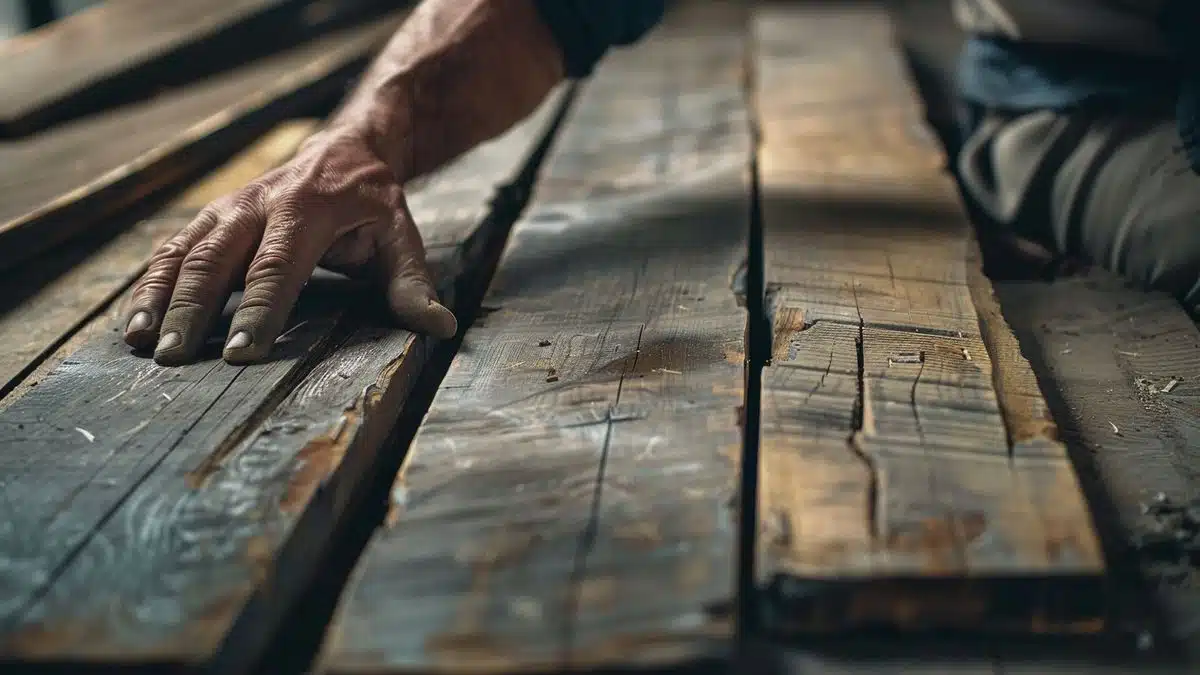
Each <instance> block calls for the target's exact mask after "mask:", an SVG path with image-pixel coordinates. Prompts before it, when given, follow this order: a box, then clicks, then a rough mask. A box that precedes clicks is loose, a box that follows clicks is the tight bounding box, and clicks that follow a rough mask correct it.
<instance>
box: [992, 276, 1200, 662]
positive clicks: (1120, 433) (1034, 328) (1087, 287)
mask: <svg viewBox="0 0 1200 675" xmlns="http://www.w3.org/2000/svg"><path fill="white" fill-rule="evenodd" d="M995 291H996V295H997V297H998V299H999V305H1000V307H1001V308H1002V309H1003V311H1004V316H1005V317H1007V319H1008V321H1009V322H1010V323H1011V324H1012V326H1013V328H1014V330H1015V332H1016V334H1017V336H1018V337H1019V338H1020V342H1021V346H1022V349H1023V350H1024V351H1025V353H1026V354H1028V355H1029V359H1030V360H1031V361H1032V362H1033V364H1034V366H1035V368H1037V369H1038V372H1039V374H1040V375H1041V376H1043V377H1044V378H1045V382H1046V385H1047V387H1048V389H1047V393H1048V394H1049V395H1050V402H1051V406H1052V409H1053V410H1054V411H1055V413H1056V417H1057V418H1058V419H1059V420H1060V421H1061V424H1062V433H1063V437H1064V439H1065V440H1066V441H1067V442H1068V444H1069V445H1071V446H1073V447H1075V448H1077V449H1078V451H1079V453H1078V454H1079V455H1080V456H1081V457H1083V458H1084V459H1083V466H1081V470H1084V478H1085V479H1089V478H1090V482H1092V483H1094V484H1095V487H1096V490H1097V491H1099V492H1100V493H1101V494H1102V495H1103V499H1102V500H1100V501H1099V503H1098V504H1097V515H1098V518H1099V520H1100V521H1101V522H1103V523H1105V524H1106V525H1107V529H1108V530H1109V534H1110V535H1111V536H1112V538H1113V539H1114V542H1113V548H1114V549H1116V550H1117V551H1118V552H1120V553H1122V554H1125V555H1123V558H1125V560H1124V562H1127V563H1129V564H1130V567H1129V568H1128V569H1127V571H1126V575H1125V576H1123V577H1122V578H1121V579H1119V580H1118V581H1119V582H1120V585H1121V586H1122V587H1126V588H1128V587H1129V586H1130V585H1132V584H1134V583H1136V582H1138V581H1139V580H1140V579H1139V576H1141V577H1144V578H1145V579H1146V580H1147V581H1148V582H1149V583H1148V584H1147V585H1148V586H1149V588H1150V590H1151V591H1153V593H1151V594H1150V595H1151V596H1152V597H1153V598H1154V599H1155V600H1156V601H1157V603H1156V604H1160V605H1161V609H1163V610H1164V614H1165V617H1164V618H1165V619H1166V625H1165V626H1164V628H1165V629H1166V630H1167V632H1168V633H1170V634H1171V637H1172V638H1173V639H1177V640H1180V641H1182V642H1183V643H1184V646H1185V647H1186V648H1187V650H1188V652H1190V654H1191V656H1192V658H1193V659H1195V658H1197V656H1198V655H1200V640H1198V639H1197V638H1198V637H1200V592H1198V591H1200V587H1198V585H1197V581H1198V580H1200V575H1198V574H1197V573H1196V569H1197V565H1198V563H1200V560H1198V559H1197V557H1196V555H1195V554H1194V553H1192V550H1193V548H1194V545H1193V544H1191V542H1189V541H1187V540H1182V541H1180V540H1175V539H1174V532H1173V528H1171V527H1167V528H1165V530H1164V529H1163V528H1162V527H1161V521H1160V519H1158V518H1156V517H1154V516H1152V515H1149V514H1146V513H1145V509H1146V507H1147V506H1149V505H1153V504H1155V502H1156V500H1157V496H1158V495H1159V494H1160V493H1161V494H1162V495H1164V496H1166V497H1167V498H1169V499H1170V500H1171V501H1172V502H1173V503H1174V504H1176V505H1179V506H1184V505H1186V504H1187V503H1188V501H1189V500H1193V499H1195V498H1196V497H1197V496H1200V481H1198V477H1197V474H1196V468H1195V467H1196V466H1197V449H1198V448H1200V330H1198V329H1197V326H1196V323H1195V322H1194V321H1193V320H1192V319H1190V318H1189V317H1188V316H1187V314H1186V313H1185V312H1184V310H1183V308H1182V307H1180V306H1179V304H1178V302H1176V301H1175V300H1173V299H1172V298H1170V297H1168V296H1166V295H1163V294H1147V293H1144V292H1141V291H1139V290H1136V289H1131V288H1129V287H1128V286H1127V285H1126V284H1124V283H1123V282H1121V281H1120V280H1119V279H1116V278H1114V277H1113V276H1111V275H1108V274H1106V273H1102V272H1099V271H1093V272H1091V273H1089V274H1088V275H1086V276H1082V277H1076V278H1069V279H1061V280H1057V281H1055V282H1053V283H1043V282H1006V283H998V284H996V287H995ZM1173 381H1174V382H1175V384H1174V385H1172V384H1171V383H1172V382H1173ZM1139 572H1140V573H1141V574H1140V575H1139V574H1138V573H1139ZM1126 609H1127V610H1128V609H1130V608H1126ZM1132 609H1135V610H1136V609H1140V608H1136V607H1135V608H1132ZM1135 618H1136V617H1135Z"/></svg>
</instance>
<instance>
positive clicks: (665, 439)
mask: <svg viewBox="0 0 1200 675" xmlns="http://www.w3.org/2000/svg"><path fill="white" fill-rule="evenodd" d="M746 36H747V31H746V30H745V15H744V10H743V9H742V8H741V7H740V6H739V5H738V4H737V3H725V2H715V3H713V2H706V3H700V2H693V3H682V6H681V7H679V8H677V9H676V10H675V13H674V14H672V15H671V16H670V17H669V18H668V19H667V23H666V24H665V25H663V26H661V27H660V29H658V30H656V31H655V32H654V33H653V34H652V35H651V36H650V37H648V38H647V39H646V40H645V41H644V42H642V43H641V44H639V45H637V46H636V47H633V48H630V49H629V50H627V51H626V50H622V51H619V52H617V53H614V54H611V55H610V56H609V57H608V58H606V60H605V62H604V64H603V65H602V66H601V67H600V68H599V70H598V71H597V73H596V75H595V76H594V78H593V79H591V80H589V81H588V82H587V83H585V84H584V85H582V91H581V94H580V96H579V98H578V100H576V102H575V104H574V106H573V108H572V110H571V111H570V113H569V115H568V117H567V119H566V120H565V121H564V126H563V128H562V130H561V133H560V134H559V137H558V138H557V139H556V141H555V145H554V146H553V148H552V150H551V152H550V154H549V155H548V157H547V159H546V164H545V167H544V168H543V170H542V172H541V176H540V178H539V181H538V183H537V185H536V187H535V192H534V196H533V200H532V203H531V205H530V207H529V209H528V212H527V213H526V214H525V215H524V216H523V217H522V218H521V220H519V221H518V223H517V225H516V226H515V228H514V231H513V235H512V238H511V240H510V242H509V244H508V246H507V248H506V250H505V252H504V255H503V257H502V259H501V261H500V265H499V268H498V271H497V273H496V276H495V278H494V279H493V281H492V283H491V286H490V288H489V291H488V295H487V297H486V298H485V301H484V310H485V314H484V315H483V316H482V317H481V319H480V320H479V321H477V322H476V323H475V325H473V326H472V327H471V328H470V330H469V331H468V333H467V334H466V337H465V341H464V343H463V346H462V349H461V351H460V352H459V354H458V356H456V358H455V360H454V362H453V364H452V366H451V369H450V371H449V372H448V374H447V376H446V378H445V380H444V381H443V384H442V386H441V388H440V390H439V391H438V394H437V397H436V398H435V400H434V402H433V405H432V407H431V409H430V411H429V413H428V415H427V417H426V419H425V421H424V423H423V424H422V426H421V428H420V430H419V432H418V434H417V437H416V440H415V441H414V444H413V447H412V449H411V450H410V452H409V455H408V457H407V459H406V463H405V466H404V469H403V471H402V475H401V477H400V478H399V479H398V481H397V483H396V484H395V488H394V492H393V512H392V516H391V519H390V521H389V526H388V527H387V528H386V529H384V530H381V531H380V532H379V533H377V534H376V536H375V538H374V539H373V541H372V542H371V544H370V545H369V546H368V548H367V550H366V553H365V554H364V556H363V558H362V560H361V561H360V564H359V569H358V570H357V572H356V574H355V582H354V583H353V585H352V587H351V588H350V589H349V590H348V591H347V593H346V596H345V597H344V599H343V605H342V607H341V609H340V611H339V618H338V620H337V621H336V624H335V625H334V627H333V628H332V629H331V633H330V635H331V637H330V639H329V644H328V645H327V646H326V650H325V654H324V658H323V659H322V660H323V665H324V667H325V670H326V671H327V672H333V673H358V672H370V673H389V672H435V671H436V672H514V673H517V672H519V673H526V672H531V671H534V672H541V671H552V672H553V671H557V669H559V668H566V669H577V668H592V667H625V666H628V667H639V666H642V667H644V666H650V665H662V666H676V667H678V666H683V665H685V664H691V663H695V662H703V661H706V660H708V659H713V658H721V657H723V656H724V655H725V654H726V653H727V650H728V647H729V639H730V635H731V634H730V630H731V624H730V619H731V617H730V616H729V612H728V608H729V605H730V602H731V601H732V599H733V595H734V576H735V575H734V559H735V553H736V550H735V539H736V536H735V535H736V515H735V512H734V511H733V510H731V508H730V506H731V503H732V500H733V497H734V494H735V490H736V483H737V464H738V460H739V456H740V447H741V437H742V431H741V429H740V427H739V408H740V406H742V405H743V402H744V392H743V371H744V361H745V348H744V332H745V326H746V316H745V311H744V310H743V309H741V308H740V307H739V304H738V299H737V297H736V295H735V293H734V291H733V290H732V288H731V279H732V277H733V275H734V272H735V270H736V269H737V267H738V266H739V264H740V263H741V262H742V260H743V258H744V256H745V253H746V237H747V234H748V224H749V216H750V191H749V185H750V184H749V175H748V170H749V166H750V159H751V152H752V147H751V142H750V138H751V137H750V132H749V125H748V116H747V111H746V105H745V97H744V91H743V85H742V83H743V80H744V72H743V63H744V61H745V49H746V47H745V37H746ZM685 101H686V102H688V104H687V105H684V102H685Z"/></svg>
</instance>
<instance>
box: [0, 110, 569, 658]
mask: <svg viewBox="0 0 1200 675" xmlns="http://www.w3.org/2000/svg"><path fill="white" fill-rule="evenodd" d="M561 100H562V99H561V94H560V95H556V96H554V97H552V99H551V100H550V101H548V102H547V103H546V106H545V107H544V108H543V109H542V110H540V111H539V112H538V113H537V114H536V115H534V116H533V117H532V118H531V119H530V120H528V121H527V122H526V123H524V124H522V125H520V126H519V127H518V128H517V129H515V130H513V131H512V132H510V133H509V134H508V135H506V136H505V137H504V138H501V139H498V140H496V141H494V142H493V143H492V144H489V145H487V146H485V147H483V148H481V149H479V150H477V151H476V152H474V153H472V154H470V155H467V156H465V157H464V158H462V159H461V160H460V162H459V163H457V164H455V165H454V166H452V167H450V168H448V169H447V170H446V172H445V173H444V174H442V175H438V176H434V177H432V178H430V179H427V180H425V181H422V183H421V184H420V185H419V186H414V194H413V197H412V199H411V200H410V206H412V208H413V211H414V217H415V218H416V219H417V221H418V223H419V225H420V227H421V229H422V231H423V233H424V234H425V237H426V240H427V241H430V242H438V245H435V246H432V247H431V251H430V254H431V256H432V257H434V258H435V259H436V260H437V261H438V263H439V264H438V265H437V266H436V269H438V270H439V272H440V273H441V274H442V278H441V279H440V282H441V284H442V286H443V287H448V286H452V285H453V283H454V282H455V281H456V280H457V279H458V278H459V277H465V276H467V275H466V272H467V271H468V270H469V269H470V268H471V267H472V266H473V265H474V264H475V263H477V262H478V260H477V256H479V255H481V252H482V247H480V246H477V245H474V244H475V243H476V242H477V241H479V240H481V239H485V240H486V239H487V238H488V237H489V236H494V234H495V232H496V231H497V228H498V227H499V226H500V223H499V222H498V221H495V220H493V219H492V213H493V211H492V209H491V207H490V204H491V202H492V200H493V199H494V198H496V197H497V188H498V187H503V186H505V185H507V184H509V183H511V182H514V181H517V180H519V179H520V177H521V176H522V175H523V174H524V173H525V172H526V164H527V163H528V161H529V160H530V156H531V154H532V152H533V149H534V148H535V147H537V146H538V144H539V142H540V139H541V138H542V136H544V134H545V133H546V131H547V129H548V125H549V124H550V122H551V120H553V118H554V117H555V111H556V107H557V106H558V105H560V103H561ZM477 162H478V163H477ZM472 166H475V167H477V169H478V170H475V169H472V168H471V167H472ZM463 177H468V178H469V180H463ZM372 297H373V296H372V295H371V294H369V293H366V292H364V289H362V288H360V287H356V286H354V285H352V284H349V283H348V282H347V281H346V280H345V279H341V278H330V277H329V276H321V275H317V276H314V279H313V280H312V281H311V282H310V284H309V288H308V289H307V290H306V295H305V297H304V298H303V300H302V303H301V306H300V308H299V309H298V311H297V312H296V316H295V317H294V319H293V322H292V325H291V326H290V328H289V330H288V332H287V333H286V334H285V335H284V336H283V337H282V338H281V339H280V340H279V341H278V343H277V345H276V350H275V353H274V355H273V360H272V361H271V362H269V363H264V364H260V365H255V366H248V367H233V366H228V365H226V364H224V363H222V362H221V361H219V357H218V355H217V353H216V349H219V346H217V345H213V347H214V349H213V350H212V352H211V353H210V354H209V356H210V357H211V358H210V359H209V360H205V361H202V362H200V363H197V364H194V365H191V366H185V367H181V368H160V367H158V366H156V365H154V364H153V362H151V361H150V360H149V359H146V358H142V357H138V356H135V355H132V354H130V353H129V350H128V349H127V348H125V347H124V346H123V345H122V344H121V342H120V337H119V333H118V332H117V331H119V325H113V326H112V328H111V330H112V331H113V332H112V333H100V334H98V335H96V336H95V337H93V338H92V339H90V340H87V341H86V342H85V343H84V344H83V346H82V347H80V349H79V350H78V351H76V352H74V353H73V354H71V355H70V356H69V357H68V358H66V359H65V360H63V361H62V364H61V365H60V367H59V368H57V369H56V370H55V371H54V372H52V373H50V374H49V375H48V376H47V377H45V378H44V379H43V380H42V381H41V383H40V384H39V385H38V386H37V387H35V388H31V389H29V390H28V391H26V392H25V393H24V395H23V396H21V397H20V398H19V399H18V400H16V401H14V402H13V403H12V404H10V405H9V407H8V408H6V409H5V410H3V411H2V412H0V466H4V467H7V469H6V471H5V475H6V477H7V480H6V482H5V483H4V484H3V485H2V486H0V496H2V500H0V504H4V505H7V508H6V509H5V511H4V513H3V516H2V518H0V520H2V521H3V522H4V523H5V524H6V527H5V529H4V530H3V532H2V533H0V535H2V536H0V558H2V559H3V560H4V563H5V564H4V565H3V566H0V569H4V570H6V572H7V573H6V574H4V575H0V590H2V591H3V592H2V596H3V597H4V598H5V603H4V604H3V605H2V606H0V661H3V662H7V663H9V664H12V663H31V662H32V663H37V664H40V665H55V664H63V663H70V664H72V665H73V666H74V667H75V669H76V670H77V671H78V670H82V669H83V668H84V666H91V667H94V668H96V669H113V668H120V667H137V666H143V667H144V666H147V665H158V666H163V667H166V666H178V665H186V666H207V667H209V668H211V669H213V672H222V673H226V672H242V671H244V669H246V668H248V667H249V666H250V665H251V664H252V663H253V661H254V659H255V658H256V657H257V656H260V655H261V654H262V652H263V649H264V647H265V645H266V642H267V640H268V639H269V638H270V637H271V636H272V633H273V631H274V630H276V629H278V627H279V626H280V623H281V621H282V620H283V618H284V617H285V616H286V615H287V612H288V611H289V610H290V608H291V607H292V606H293V605H294V603H295V602H296V601H297V599H298V598H299V597H300V596H301V595H302V594H303V592H304V591H305V589H306V587H307V585H308V583H309V582H310V581H311V578H312V575H313V574H314V573H315V571H316V566H317V564H318V563H319V560H320V559H321V557H322V553H323V551H324V550H325V548H327V546H328V544H329V542H330V541H331V539H332V537H333V535H334V534H335V533H336V532H337V531H339V530H340V529H341V528H342V527H343V526H344V525H345V524H344V523H343V522H342V519H343V516H344V515H345V513H346V509H347V506H348V504H350V503H351V502H352V501H353V500H354V499H355V498H356V495H357V493H358V491H359V488H360V487H361V485H362V484H363V483H364V481H365V479H366V477H367V476H368V475H369V474H370V471H371V468H372V467H373V466H374V464H375V461H376V460H377V459H378V457H379V453H380V451H381V448H382V445H383V442H384V440H385V439H386V437H387V434H388V432H389V430H390V428H391V427H392V426H393V425H394V423H395V421H396V419H397V417H398V415H399V413H400V409H401V407H402V406H403V404H404V401H405V399H406V397H407V395H408V393H409V392H410V391H411V389H412V386H413V383H414V381H415V379H416V376H417V373H418V372H419V371H420V369H421V367H422V366H423V365H424V363H425V358H426V355H427V353H428V350H429V348H430V344H429V343H428V341H427V340H425V339H422V338H418V337H416V336H413V335H412V334H411V333H408V332H406V331H403V330H398V329H396V328H395V327H392V326H390V325H388V324H387V323H386V321H385V320H383V319H382V317H384V316H385V313H384V312H382V311H381V308H380V307H379V306H378V305H377V304H375V303H374V302H372V301H369V300H367V299H368V298H372ZM355 298H358V299H359V300H358V301H355V300H354V299H355ZM236 300H237V298H236V296H235V298H234V299H233V300H232V301H231V303H232V302H236ZM356 306H357V307H356ZM357 310H366V311H364V312H359V311H357ZM227 318H228V317H227ZM216 342H218V343H219V340H216ZM35 533H36V534H35Z"/></svg>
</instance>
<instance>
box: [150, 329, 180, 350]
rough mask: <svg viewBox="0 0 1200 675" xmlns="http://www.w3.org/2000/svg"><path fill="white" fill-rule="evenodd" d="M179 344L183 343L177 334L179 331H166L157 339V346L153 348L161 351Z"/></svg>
mask: <svg viewBox="0 0 1200 675" xmlns="http://www.w3.org/2000/svg"><path fill="white" fill-rule="evenodd" d="M181 344H183V338H182V337H181V336H180V335H179V333H167V334H166V335H164V336H162V338H160V339H159V341H158V347H157V348H156V349H155V351H160V352H162V351H166V350H168V349H174V348H176V347H178V346H179V345H181Z"/></svg>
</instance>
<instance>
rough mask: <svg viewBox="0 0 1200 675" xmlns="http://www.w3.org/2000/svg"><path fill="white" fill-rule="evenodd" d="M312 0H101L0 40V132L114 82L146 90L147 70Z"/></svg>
mask: <svg viewBox="0 0 1200 675" xmlns="http://www.w3.org/2000/svg"><path fill="white" fill-rule="evenodd" d="M310 1H311V0H190V1H189V2H159V1H158V0H106V2H102V3H98V4H96V5H94V6H92V7H90V8H88V9H86V10H84V11H82V12H78V13H76V14H73V15H71V16H69V17H66V18H63V19H61V20H58V21H55V22H53V23H51V24H49V25H47V26H45V27H42V28H41V29H39V30H34V31H30V32H28V33H25V34H23V35H19V36H17V37H14V38H12V39H10V40H5V41H4V42H0V63H3V64H4V69H3V70H2V71H0V90H3V91H4V97H3V98H2V99H0V137H3V136H15V135H18V134H23V133H28V132H29V131H31V130H33V129H37V128H44V127H45V126H46V125H47V124H50V123H52V122H53V121H55V120H60V119H63V118H64V117H69V116H72V115H75V114H80V113H85V112H89V110H88V107H89V103H95V102H99V101H103V100H104V98H105V97H106V94H110V93H111V91H112V90H114V89H117V88H133V89H135V90H138V89H141V90H143V91H145V90H148V89H149V88H150V87H152V86H153V85H154V84H155V82H154V78H153V77H150V75H151V74H152V73H154V72H157V73H165V72H168V71H169V69H171V68H175V69H179V68H186V67H187V66H188V63H187V61H189V60H193V61H195V60H203V59H204V58H205V57H208V58H211V57H212V56H213V54H212V53H211V52H210V53H207V54H206V53H204V52H202V51H201V50H200V49H199V48H200V47H209V48H210V49H211V50H213V51H216V50H218V49H224V50H230V49H236V48H237V46H238V45H237V41H239V40H240V41H242V42H243V46H244V42H245V41H247V40H254V39H255V38H258V39H261V37H262V36H263V35H264V34H270V32H271V29H272V27H273V25H274V24H277V23H279V22H280V21H281V15H282V14H284V12H286V11H288V10H294V9H296V8H297V6H300V5H304V4H307V3H308V2H310ZM275 27H277V26H275ZM192 65H193V66H194V64H192ZM92 112H94V111H92Z"/></svg>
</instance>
